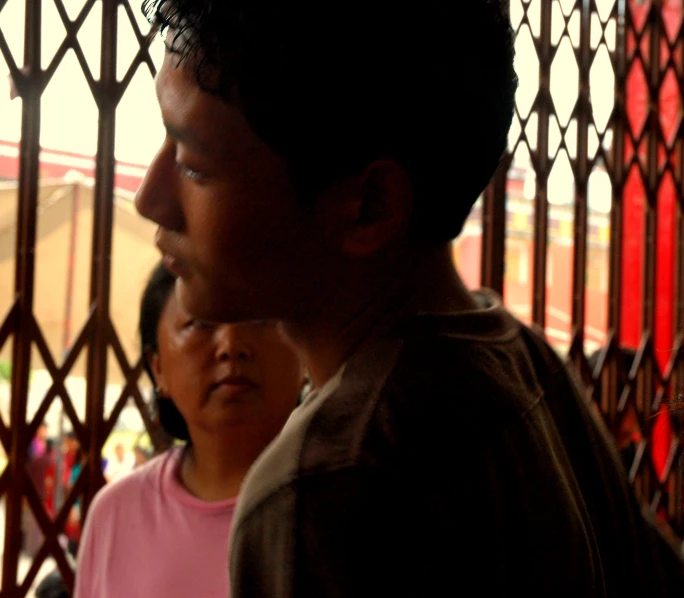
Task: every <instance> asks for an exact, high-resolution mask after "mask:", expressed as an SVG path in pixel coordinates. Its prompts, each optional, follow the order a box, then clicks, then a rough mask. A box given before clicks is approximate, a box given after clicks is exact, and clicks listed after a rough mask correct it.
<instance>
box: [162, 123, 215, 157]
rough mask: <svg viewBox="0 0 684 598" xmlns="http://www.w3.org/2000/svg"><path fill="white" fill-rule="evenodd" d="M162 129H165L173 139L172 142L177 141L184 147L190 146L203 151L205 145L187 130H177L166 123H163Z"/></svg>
mask: <svg viewBox="0 0 684 598" xmlns="http://www.w3.org/2000/svg"><path fill="white" fill-rule="evenodd" d="M164 128H165V129H166V132H167V134H168V135H169V137H171V138H172V139H174V141H179V142H180V143H184V144H185V145H188V146H191V147H193V148H195V149H198V150H203V149H204V148H205V144H204V143H203V142H202V140H201V139H200V138H199V137H198V136H197V135H196V134H195V133H193V132H192V131H190V130H188V129H179V128H178V127H175V126H174V125H172V124H169V123H167V122H166V121H164Z"/></svg>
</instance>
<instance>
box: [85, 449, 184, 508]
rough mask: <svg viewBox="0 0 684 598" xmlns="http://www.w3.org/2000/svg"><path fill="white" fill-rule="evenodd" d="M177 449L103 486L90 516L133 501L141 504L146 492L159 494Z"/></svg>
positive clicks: (121, 506) (96, 496) (125, 506)
mask: <svg viewBox="0 0 684 598" xmlns="http://www.w3.org/2000/svg"><path fill="white" fill-rule="evenodd" d="M177 450H178V449H176V448H171V449H169V450H168V451H165V452H164V453H162V454H161V455H158V456H157V457H154V458H153V459H150V461H148V462H147V463H145V464H144V465H141V466H139V467H137V468H136V469H134V470H133V471H132V472H130V473H129V474H127V475H125V476H123V477H122V478H120V479H118V480H116V481H114V482H110V483H108V484H106V485H105V486H103V487H102V489H101V490H100V491H99V492H98V493H97V494H96V495H95V498H94V499H93V502H92V504H91V507H90V511H91V513H90V514H89V516H90V517H97V516H98V513H100V512H101V511H102V510H106V511H107V512H108V513H111V510H112V509H116V510H119V509H122V510H123V509H126V508H127V507H128V506H129V505H130V504H131V503H136V504H138V505H140V503H139V501H140V500H144V498H145V495H146V494H150V493H151V494H159V492H160V488H161V482H162V476H163V473H164V471H165V469H166V468H167V467H169V466H173V464H172V463H173V461H174V460H175V459H176V458H177ZM146 502H147V501H145V502H143V503H142V504H146Z"/></svg>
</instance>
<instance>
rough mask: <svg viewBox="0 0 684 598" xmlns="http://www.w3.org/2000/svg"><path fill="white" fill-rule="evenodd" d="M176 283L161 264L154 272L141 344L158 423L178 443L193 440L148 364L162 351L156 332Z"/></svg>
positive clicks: (142, 309)
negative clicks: (150, 359)
mask: <svg viewBox="0 0 684 598" xmlns="http://www.w3.org/2000/svg"><path fill="white" fill-rule="evenodd" d="M175 285H176V279H175V278H174V277H173V275H172V274H171V273H170V272H169V271H168V270H167V269H166V268H165V267H164V264H163V263H162V262H160V263H159V264H158V265H157V267H156V268H155V269H154V270H153V271H152V275H151V276H150V279H149V281H148V282H147V286H146V287H145V291H144V292H143V296H142V300H141V302H140V343H141V345H142V355H143V366H144V367H145V371H146V372H147V375H148V376H149V377H150V380H152V384H154V386H155V408H156V410H157V414H158V416H159V423H160V425H161V427H162V428H163V429H164V431H165V432H166V433H167V434H169V435H170V436H173V437H174V438H177V439H179V440H185V441H189V440H190V433H189V432H188V426H187V424H186V423H185V420H184V419H183V416H182V415H181V414H180V412H179V411H178V409H176V406H175V405H174V404H173V401H171V399H169V398H168V397H163V396H161V395H160V394H159V392H158V390H157V381H156V380H155V378H154V373H153V372H152V368H151V366H150V362H149V355H150V354H151V353H157V352H158V351H159V345H158V342H157V338H158V336H157V330H158V328H159V320H160V319H161V315H162V312H163V311H164V307H165V306H166V302H167V301H168V300H169V297H170V296H171V293H173V290H174V287H175Z"/></svg>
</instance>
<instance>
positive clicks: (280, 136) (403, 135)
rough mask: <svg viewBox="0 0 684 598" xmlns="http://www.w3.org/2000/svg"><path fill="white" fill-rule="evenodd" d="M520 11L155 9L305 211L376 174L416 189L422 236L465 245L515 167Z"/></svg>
mask: <svg viewBox="0 0 684 598" xmlns="http://www.w3.org/2000/svg"><path fill="white" fill-rule="evenodd" d="M507 6H508V1H507V0H467V1H461V2H459V1H457V0H420V1H418V0H406V1H404V2H396V0H346V1H345V2H315V3H314V2H305V1H303V0H300V1H296V0H293V1H291V2H283V1H282V0H249V1H247V0H203V1H202V0H145V1H144V2H143V12H144V14H145V15H146V16H147V18H148V19H149V20H150V22H152V23H153V24H154V25H155V26H158V27H159V28H160V30H161V31H162V33H163V32H164V31H168V30H171V35H170V36H168V38H167V39H166V45H167V48H169V51H170V52H172V53H173V54H176V55H177V56H178V59H179V60H180V61H185V62H186V63H187V64H188V65H190V66H191V67H192V68H194V71H195V75H196V78H197V81H198V83H199V84H200V86H201V87H202V88H204V89H205V90H206V91H208V92H210V93H213V94H216V95H218V96H219V97H221V98H222V99H224V100H225V101H227V102H232V103H233V104H236V105H238V106H239V108H240V110H241V111H242V113H243V115H244V116H245V118H246V119H247V121H248V122H249V124H250V126H251V127H252V129H253V130H254V132H255V133H256V134H257V135H258V136H259V137H260V138H261V139H262V140H263V141H264V142H265V143H266V144H268V145H269V146H270V147H271V148H272V149H273V150H274V151H275V152H276V153H277V154H279V155H280V156H281V157H282V158H283V159H284V160H285V161H286V163H287V165H288V167H289V170H290V173H291V175H292V178H293V181H294V183H295V185H296V186H297V187H298V189H299V191H300V193H301V196H302V197H303V198H305V201H311V198H312V197H314V196H315V194H316V192H318V191H320V190H322V189H325V188H326V187H327V186H329V185H330V184H331V183H333V182H335V180H336V179H339V178H341V177H343V176H345V175H348V174H353V173H360V172H362V171H363V170H364V168H365V167H366V166H367V165H368V164H369V163H370V162H371V161H373V160H375V159H381V158H389V159H392V160H394V161H396V162H397V163H398V164H400V165H401V166H402V168H404V170H405V171H406V172H407V173H408V175H409V176H410V178H411V181H412V183H413V187H414V198H415V200H414V206H413V214H412V220H411V232H412V234H413V236H414V238H415V239H418V240H420V241H422V242H427V243H443V242H446V241H448V240H450V239H452V238H454V237H456V236H457V235H458V234H459V233H460V231H461V229H462V227H463V223H464V222H465V219H466V218H467V216H468V214H469V212H470V210H471V208H472V206H473V204H474V203H475V201H476V200H477V197H478V195H479V194H480V192H481V191H482V190H483V189H484V188H485V186H486V185H487V183H488V182H489V179H490V178H491V177H492V175H493V174H494V171H495V170H496V167H497V165H498V164H499V160H500V158H501V156H502V155H503V153H504V151H505V149H506V145H507V138H508V130H509V128H510V125H511V120H512V117H513V109H514V98H515V91H516V88H517V77H516V74H515V69H514V66H513V58H514V53H515V52H514V45H513V30H512V28H511V25H510V19H509V16H508V8H507Z"/></svg>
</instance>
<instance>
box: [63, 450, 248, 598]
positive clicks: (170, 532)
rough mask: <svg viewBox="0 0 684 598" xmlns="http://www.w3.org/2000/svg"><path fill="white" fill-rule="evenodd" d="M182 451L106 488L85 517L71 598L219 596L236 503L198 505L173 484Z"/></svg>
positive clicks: (224, 588)
mask: <svg viewBox="0 0 684 598" xmlns="http://www.w3.org/2000/svg"><path fill="white" fill-rule="evenodd" d="M181 455H182V448H180V447H176V448H172V449H170V450H169V451H167V452H166V453H164V454H163V455H160V456H159V457H157V458H155V459H153V460H152V461H150V462H149V463H147V464H146V465H143V466H142V467H140V468H139V469H136V470H135V471H133V473H131V474H129V475H128V476H126V477H125V478H122V479H121V480H119V481H117V482H115V483H112V484H109V485H108V486H105V488H103V489H102V491H101V492H99V493H98V495H97V496H96V497H95V500H94V501H93V504H92V506H91V508H90V511H89V512H88V517H87V519H86V524H85V529H84V532H83V539H82V541H81V545H80V547H79V551H78V565H77V569H76V587H75V592H74V598H157V597H159V598H161V597H164V598H190V597H192V598H195V597H196V598H213V597H216V598H226V597H227V596H230V590H229V586H228V570H227V563H228V537H229V535H230V526H231V522H232V519H233V511H234V509H235V502H236V499H234V498H233V499H230V500H224V501H220V502H214V503H209V502H204V501H202V500H199V499H198V498H196V497H194V496H192V495H191V494H190V493H189V492H188V491H187V490H186V489H185V488H183V486H182V485H181V484H180V482H179V480H178V469H179V465H180V458H181Z"/></svg>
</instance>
